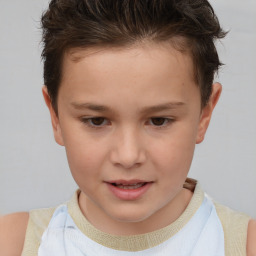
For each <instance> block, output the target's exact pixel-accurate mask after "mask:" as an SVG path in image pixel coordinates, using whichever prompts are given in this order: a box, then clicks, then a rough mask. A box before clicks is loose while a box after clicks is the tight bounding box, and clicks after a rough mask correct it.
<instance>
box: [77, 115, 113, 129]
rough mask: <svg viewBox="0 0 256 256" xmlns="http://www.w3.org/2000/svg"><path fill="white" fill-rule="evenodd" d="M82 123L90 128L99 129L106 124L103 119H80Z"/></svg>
mask: <svg viewBox="0 0 256 256" xmlns="http://www.w3.org/2000/svg"><path fill="white" fill-rule="evenodd" d="M82 122H83V123H85V124H86V125H88V126H90V127H92V128H101V127H103V126H105V125H107V123H108V121H107V119H106V118H104V117H90V118H82Z"/></svg>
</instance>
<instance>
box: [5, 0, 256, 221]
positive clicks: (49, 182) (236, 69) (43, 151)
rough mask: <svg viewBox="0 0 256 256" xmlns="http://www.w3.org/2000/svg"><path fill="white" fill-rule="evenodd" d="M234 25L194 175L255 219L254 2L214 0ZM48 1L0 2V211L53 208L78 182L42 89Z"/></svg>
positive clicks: (222, 15)
mask: <svg viewBox="0 0 256 256" xmlns="http://www.w3.org/2000/svg"><path fill="white" fill-rule="evenodd" d="M211 3H212V5H213V7H214V8H215V11H216V13H217V15H218V17H219V20H220V23H221V24H222V25H223V27H224V28H225V29H227V30H230V32H229V34H228V35H227V37H226V38H225V39H224V40H223V41H222V43H219V44H218V49H219V53H220V59H221V61H222V62H224V63H225V64H226V65H225V66H224V67H223V68H222V69H221V71H220V74H219V77H218V78H216V80H217V81H219V82H221V83H222V85H223V93H222V96H221V99H220V102H219V104H218V106H217V107H216V110H215V112H214V115H213V119H212V122H211V124H210V127H209V130H208V134H207V136H206V139H205V141H204V142H203V143H202V144H200V145H198V146H197V147H196V151H195V157H194V161H193V164H192V167H191V171H190V173H189V176H190V177H193V178H196V179H198V180H199V181H200V183H201V186H202V187H203V189H204V190H205V191H206V192H207V193H208V194H209V195H210V196H211V197H213V198H214V199H215V200H216V201H218V202H220V203H223V204H226V205H228V206H229V207H231V208H233V209H235V210H239V211H242V212H246V213H248V214H250V215H251V216H253V217H256V186H255V181H256V84H255V81H256V61H255V60H256V30H255V28H256V1H255V0H244V1H239V0H225V1H223V0H212V1H211ZM47 4H48V1H47V0H23V1H20V0H11V1H9V0H0V213H1V214H6V213H10V212H15V211H28V210H30V209H33V208H41V207H50V206H56V205H58V204H60V203H62V202H64V201H66V200H68V199H69V198H70V197H71V196H72V194H73V192H74V190H75V189H76V187H77V186H76V184H75V183H74V181H73V179H72V176H71V174H70V172H69V168H68V164H67V160H66V155H65V150H64V148H63V147H60V146H58V145H57V144H56V143H55V141H54V139H53V135H52V130H51V124H50V117H49V114H48V109H47V108H46V106H45V104H44V101H43V97H42V94H41V87H42V85H43V79H42V63H41V60H40V54H41V46H40V40H41V31H40V22H39V21H40V16H41V13H42V11H43V10H44V9H45V8H46V7H47Z"/></svg>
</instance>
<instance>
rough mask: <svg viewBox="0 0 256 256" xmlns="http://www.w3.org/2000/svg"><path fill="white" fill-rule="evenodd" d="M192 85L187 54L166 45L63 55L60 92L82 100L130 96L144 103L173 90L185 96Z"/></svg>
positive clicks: (189, 61)
mask: <svg viewBox="0 0 256 256" xmlns="http://www.w3.org/2000/svg"><path fill="white" fill-rule="evenodd" d="M189 87H193V88H190V89H189ZM195 88H197V86H196V85H195V82H194V76H193V63H192V60H191V57H190V55H189V54H187V53H185V52H180V51H177V50H176V49H174V48H173V47H172V46H171V45H167V44H142V45H136V46H132V47H126V48H90V49H86V50H84V49H71V50H69V51H68V52H67V53H66V54H65V56H64V61H63V76H62V82H61V86H60V93H61V91H62V92H64V93H65V96H66V97H68V98H72V97H73V98H74V99H76V100H78V99H79V100H81V101H82V98H88V97H91V98H93V97H94V96H95V97H96V96H97V97H98V96H99V97H101V99H109V101H111V100H113V97H111V96H113V95H115V97H117V96H118V97H122V96H124V97H125V95H126V98H127V97H128V96H130V97H131V98H132V95H133V96H134V98H137V97H140V101H141V102H143V100H145V101H146V100H150V99H153V98H156V97H158V98H161V97H162V98H164V97H166V96H167V94H168V95H169V96H171V95H175V93H176V95H181V94H183V96H186V97H188V96H189V94H190V92H189V91H190V90H191V89H193V90H194V89H195ZM111 92H112V94H111ZM142 92H143V93H142ZM70 100H71V99H70ZM177 100H179V99H177Z"/></svg>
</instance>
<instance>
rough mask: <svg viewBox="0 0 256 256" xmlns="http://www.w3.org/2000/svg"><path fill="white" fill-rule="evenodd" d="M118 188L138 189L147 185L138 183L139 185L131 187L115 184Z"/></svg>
mask: <svg viewBox="0 0 256 256" xmlns="http://www.w3.org/2000/svg"><path fill="white" fill-rule="evenodd" d="M115 185H116V187H118V188H121V189H136V188H140V187H142V186H143V185H145V183H137V184H131V185H123V184H115Z"/></svg>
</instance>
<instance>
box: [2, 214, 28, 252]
mask: <svg viewBox="0 0 256 256" xmlns="http://www.w3.org/2000/svg"><path fill="white" fill-rule="evenodd" d="M28 219H29V214H28V213H26V212H22V213H13V214H9V215H6V216H0V255H6V256H15V255H17V256H18V255H21V252H22V249H23V245H24V240H25V235H26V229H27V224H28ZM14 244H15V246H13V245H14Z"/></svg>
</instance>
